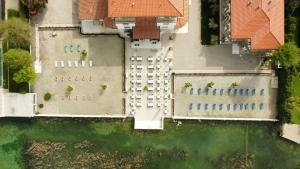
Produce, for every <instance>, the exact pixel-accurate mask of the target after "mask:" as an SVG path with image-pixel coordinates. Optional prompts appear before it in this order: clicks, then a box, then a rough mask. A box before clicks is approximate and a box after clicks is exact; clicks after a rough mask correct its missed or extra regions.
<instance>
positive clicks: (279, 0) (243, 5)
mask: <svg viewBox="0 0 300 169" xmlns="http://www.w3.org/2000/svg"><path fill="white" fill-rule="evenodd" d="M231 34H232V39H251V48H252V49H253V50H263V49H277V48H278V47H279V46H280V45H281V44H283V43H284V0H272V1H267V0H231Z"/></svg>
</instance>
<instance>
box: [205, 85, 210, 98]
mask: <svg viewBox="0 0 300 169" xmlns="http://www.w3.org/2000/svg"><path fill="white" fill-rule="evenodd" d="M208 93H209V88H208V87H207V88H206V89H205V94H206V96H207V95H208Z"/></svg>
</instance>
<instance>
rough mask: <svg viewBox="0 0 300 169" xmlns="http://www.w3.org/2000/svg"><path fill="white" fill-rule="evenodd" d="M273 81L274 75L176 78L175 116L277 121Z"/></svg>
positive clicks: (181, 76)
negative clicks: (211, 84)
mask: <svg viewBox="0 0 300 169" xmlns="http://www.w3.org/2000/svg"><path fill="white" fill-rule="evenodd" d="M271 81H272V76H270V75H249V74H248V75H246V74H244V75H238V74H237V75H223V74H221V75H217V74H216V75H209V74H203V75H175V77H174V101H175V103H174V116H175V117H176V116H177V117H186V118H190V117H194V118H249V119H275V117H276V91H277V90H276V89H274V88H271ZM210 82H214V85H213V86H212V87H211V88H209V87H207V84H208V83H210ZM234 82H236V83H237V85H238V86H237V87H235V88H233V87H231V84H232V83H234ZM185 83H191V84H192V86H191V87H188V88H185V87H184V86H185Z"/></svg>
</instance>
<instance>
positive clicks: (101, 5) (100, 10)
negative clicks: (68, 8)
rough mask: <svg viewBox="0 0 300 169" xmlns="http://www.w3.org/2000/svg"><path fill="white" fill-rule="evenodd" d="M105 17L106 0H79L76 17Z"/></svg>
mask: <svg viewBox="0 0 300 169" xmlns="http://www.w3.org/2000/svg"><path fill="white" fill-rule="evenodd" d="M106 17H107V0H79V1H78V18H79V19H80V20H96V19H104V18H106Z"/></svg>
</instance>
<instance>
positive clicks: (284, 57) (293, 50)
mask: <svg viewBox="0 0 300 169" xmlns="http://www.w3.org/2000/svg"><path fill="white" fill-rule="evenodd" d="M273 57H274V59H276V60H278V61H279V62H280V64H281V65H282V67H284V68H290V67H294V66H297V64H298V63H299V60H300V56H299V49H298V48H297V46H296V44H295V43H293V42H290V43H286V44H284V45H282V46H281V47H280V48H279V49H278V51H276V52H275V53H274V55H273Z"/></svg>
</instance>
